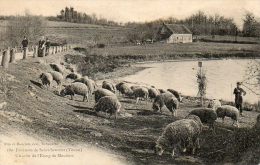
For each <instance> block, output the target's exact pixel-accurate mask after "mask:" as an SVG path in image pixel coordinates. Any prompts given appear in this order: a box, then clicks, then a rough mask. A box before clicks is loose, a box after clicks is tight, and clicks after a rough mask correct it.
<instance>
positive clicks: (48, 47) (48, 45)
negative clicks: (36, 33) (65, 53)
mask: <svg viewBox="0 0 260 165" xmlns="http://www.w3.org/2000/svg"><path fill="white" fill-rule="evenodd" d="M45 45H46V54H47V55H49V49H50V46H51V42H50V40H49V39H48V38H46V43H45Z"/></svg>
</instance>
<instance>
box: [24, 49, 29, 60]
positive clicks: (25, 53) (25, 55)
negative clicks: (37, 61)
mask: <svg viewBox="0 0 260 165" xmlns="http://www.w3.org/2000/svg"><path fill="white" fill-rule="evenodd" d="M27 53H28V47H25V48H23V59H26V58H27Z"/></svg>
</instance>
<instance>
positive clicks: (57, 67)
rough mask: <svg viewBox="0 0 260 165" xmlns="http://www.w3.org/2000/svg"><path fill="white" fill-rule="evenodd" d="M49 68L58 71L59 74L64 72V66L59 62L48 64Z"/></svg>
mask: <svg viewBox="0 0 260 165" xmlns="http://www.w3.org/2000/svg"><path fill="white" fill-rule="evenodd" d="M50 66H51V68H52V69H53V70H54V71H57V72H60V73H61V74H63V72H64V68H63V66H62V65H60V64H50Z"/></svg>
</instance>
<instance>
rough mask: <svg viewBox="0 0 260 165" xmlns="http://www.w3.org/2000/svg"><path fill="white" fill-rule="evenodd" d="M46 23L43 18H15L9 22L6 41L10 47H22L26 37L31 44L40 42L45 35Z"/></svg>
mask: <svg viewBox="0 0 260 165" xmlns="http://www.w3.org/2000/svg"><path fill="white" fill-rule="evenodd" d="M45 27H46V22H45V19H44V18H43V17H41V16H32V15H30V14H25V15H24V16H15V17H12V18H11V19H10V20H9V21H8V25H7V31H6V40H7V41H8V44H9V46H12V47H14V46H20V44H21V40H22V39H23V37H24V36H26V37H27V38H28V39H29V42H30V43H35V42H36V41H38V39H39V38H40V36H42V35H44V34H45Z"/></svg>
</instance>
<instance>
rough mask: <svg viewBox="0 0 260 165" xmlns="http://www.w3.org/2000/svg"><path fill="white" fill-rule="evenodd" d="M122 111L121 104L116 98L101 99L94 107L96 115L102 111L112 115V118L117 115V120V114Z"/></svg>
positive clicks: (106, 97)
mask: <svg viewBox="0 0 260 165" xmlns="http://www.w3.org/2000/svg"><path fill="white" fill-rule="evenodd" d="M120 109H121V103H120V102H119V100H118V99H117V97H115V96H104V97H102V98H100V99H99V101H98V102H97V103H96V105H95V106H94V110H95V112H96V113H98V112H100V111H101V112H106V113H110V117H111V116H112V115H113V114H115V119H116V118H117V113H118V112H119V111H120ZM110 117H109V118H110Z"/></svg>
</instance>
